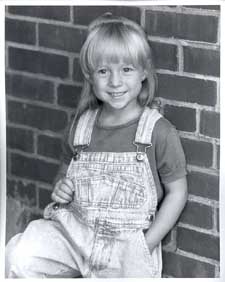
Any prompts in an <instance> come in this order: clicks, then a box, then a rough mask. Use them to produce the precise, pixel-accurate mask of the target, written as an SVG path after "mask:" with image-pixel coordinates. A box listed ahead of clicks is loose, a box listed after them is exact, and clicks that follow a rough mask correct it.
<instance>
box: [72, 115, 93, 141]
mask: <svg viewBox="0 0 225 282" xmlns="http://www.w3.org/2000/svg"><path fill="white" fill-rule="evenodd" d="M97 113H98V109H95V110H90V109H89V110H87V111H85V112H84V113H83V114H82V115H81V116H80V118H79V120H78V123H77V127H76V130H75V134H74V139H73V146H85V145H89V144H90V142H91V134H92V130H93V127H94V123H95V118H96V115H97Z"/></svg>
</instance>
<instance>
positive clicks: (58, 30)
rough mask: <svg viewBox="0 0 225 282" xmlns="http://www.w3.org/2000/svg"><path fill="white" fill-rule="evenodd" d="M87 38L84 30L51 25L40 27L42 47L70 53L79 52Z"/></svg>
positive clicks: (41, 25)
mask: <svg viewBox="0 0 225 282" xmlns="http://www.w3.org/2000/svg"><path fill="white" fill-rule="evenodd" d="M85 38H86V31H84V30H82V29H75V28H71V27H63V26H56V25H50V24H40V25H39V44H40V46H44V47H48V48H54V49H59V50H65V51H69V52H79V51H80V49H81V47H82V45H83V43H84V40H85Z"/></svg>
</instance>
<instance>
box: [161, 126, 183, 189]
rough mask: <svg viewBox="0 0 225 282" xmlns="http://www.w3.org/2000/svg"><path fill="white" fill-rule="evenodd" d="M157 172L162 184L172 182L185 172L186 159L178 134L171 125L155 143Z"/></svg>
mask: <svg viewBox="0 0 225 282" xmlns="http://www.w3.org/2000/svg"><path fill="white" fill-rule="evenodd" d="M156 162H157V169H158V174H159V177H160V179H161V182H162V183H163V184H166V183H169V182H173V181H175V180H177V179H179V178H181V177H184V176H185V175H186V174H187V171H186V160H185V155H184V151H183V148H182V145H181V142H180V138H179V135H178V133H177V131H176V129H175V127H173V126H172V125H171V126H170V128H169V129H167V130H166V133H165V134H160V138H158V142H157V144H156Z"/></svg>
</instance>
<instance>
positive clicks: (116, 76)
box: [109, 71, 122, 87]
mask: <svg viewBox="0 0 225 282" xmlns="http://www.w3.org/2000/svg"><path fill="white" fill-rule="evenodd" d="M109 83H110V86H113V87H118V86H120V85H121V84H122V77H121V74H120V72H119V71H113V72H111V74H110V78H109Z"/></svg>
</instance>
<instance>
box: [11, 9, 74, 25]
mask: <svg viewBox="0 0 225 282" xmlns="http://www.w3.org/2000/svg"><path fill="white" fill-rule="evenodd" d="M8 12H9V13H11V14H15V15H22V16H29V17H37V18H43V19H50V20H57V21H65V22H67V21H69V20H70V7H69V6H68V7H66V6H9V7H8Z"/></svg>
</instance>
